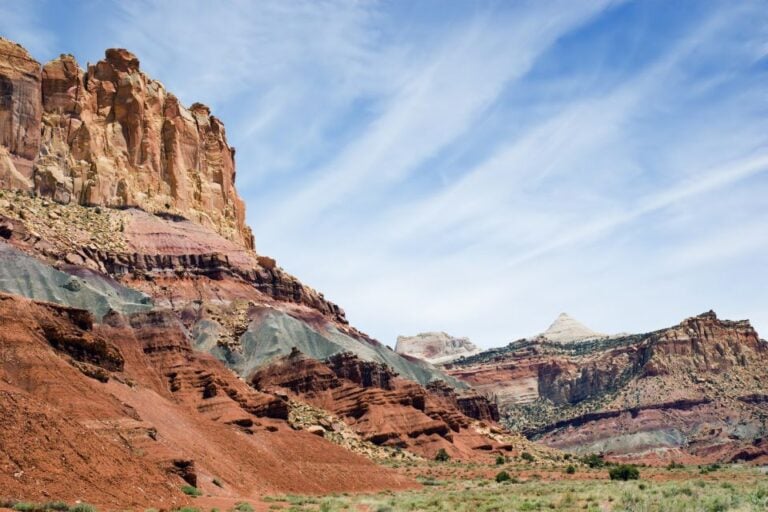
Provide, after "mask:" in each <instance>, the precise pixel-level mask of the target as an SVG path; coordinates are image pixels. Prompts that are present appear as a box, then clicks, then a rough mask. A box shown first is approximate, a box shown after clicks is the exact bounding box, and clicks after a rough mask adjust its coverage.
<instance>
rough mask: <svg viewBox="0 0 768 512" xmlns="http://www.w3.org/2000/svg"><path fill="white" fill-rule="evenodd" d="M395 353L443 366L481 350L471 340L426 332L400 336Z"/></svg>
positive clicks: (441, 333)
mask: <svg viewBox="0 0 768 512" xmlns="http://www.w3.org/2000/svg"><path fill="white" fill-rule="evenodd" d="M395 352H397V353H398V354H405V355H409V356H413V357H416V358H419V359H422V360H424V361H427V362H429V363H432V364H443V363H448V362H450V361H453V360H454V359H458V358H460V357H467V356H471V355H474V354H477V353H479V352H481V350H480V349H479V348H478V347H476V346H475V344H474V343H472V342H471V341H469V338H456V337H454V336H451V335H449V334H447V333H444V332H424V333H421V334H417V335H416V336H398V337H397V344H396V345H395Z"/></svg>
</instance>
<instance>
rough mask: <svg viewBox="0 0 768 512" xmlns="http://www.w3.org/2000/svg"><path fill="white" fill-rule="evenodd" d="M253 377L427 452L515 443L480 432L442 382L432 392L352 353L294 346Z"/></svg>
mask: <svg viewBox="0 0 768 512" xmlns="http://www.w3.org/2000/svg"><path fill="white" fill-rule="evenodd" d="M251 383H252V384H253V386H254V387H255V388H256V389H260V390H262V391H265V392H273V393H278V394H283V393H287V394H289V395H292V396H296V397H298V398H299V399H301V400H303V401H307V402H309V403H310V404H312V405H314V406H316V407H320V408H322V409H325V410H328V411H330V412H332V413H333V414H335V415H337V416H340V417H342V418H345V420H346V421H347V423H348V424H349V425H350V426H352V428H353V429H354V430H356V431H357V432H358V433H359V434H361V436H362V437H363V438H364V439H365V440H367V441H371V442H373V443H375V444H379V445H384V446H393V447H401V448H405V449H408V450H410V451H413V452H414V453H417V454H419V455H423V456H425V457H428V458H432V457H434V455H435V454H436V453H437V451H438V450H439V449H441V448H443V449H445V450H446V451H447V452H448V453H449V454H451V456H453V457H459V458H468V459H472V458H477V457H482V456H483V454H484V453H485V454H486V456H487V451H489V450H500V449H504V450H511V449H512V446H510V445H509V444H504V443H499V442H498V441H496V440H494V439H493V438H490V437H488V436H486V435H483V434H481V433H480V432H478V431H477V430H476V429H475V428H474V426H473V421H472V418H470V417H468V416H466V415H464V414H463V413H462V412H461V411H460V410H459V408H458V404H457V397H456V395H455V394H453V393H451V392H449V390H448V388H446V387H443V386H439V385H438V386H437V388H436V389H439V391H440V392H439V393H433V392H430V391H428V390H427V389H425V388H423V387H421V386H419V385H418V384H416V383H414V382H411V381H406V380H403V379H400V378H398V377H397V376H396V375H395V374H393V373H392V371H391V370H389V368H387V367H386V366H384V365H381V364H377V363H371V362H367V361H361V360H360V359H358V358H357V357H355V356H353V355H351V354H348V353H343V354H339V355H336V356H333V357H331V358H329V359H328V360H327V361H326V362H320V361H316V360H314V359H310V358H308V357H306V356H304V355H303V354H301V353H300V352H298V351H294V352H293V353H292V354H290V355H289V356H286V357H284V358H281V359H279V360H277V361H275V362H273V363H272V364H270V365H268V366H266V367H263V368H260V369H259V370H257V371H256V372H255V374H254V375H253V376H252V377H251ZM486 414H488V415H490V414H491V413H490V412H486ZM486 419H490V418H486Z"/></svg>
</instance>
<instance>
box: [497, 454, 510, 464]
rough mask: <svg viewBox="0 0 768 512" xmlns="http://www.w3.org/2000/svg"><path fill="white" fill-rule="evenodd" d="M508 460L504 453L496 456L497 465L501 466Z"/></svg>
mask: <svg viewBox="0 0 768 512" xmlns="http://www.w3.org/2000/svg"><path fill="white" fill-rule="evenodd" d="M506 462H507V458H506V457H505V456H503V455H497V456H496V465H497V466H501V465H502V464H505V463H506Z"/></svg>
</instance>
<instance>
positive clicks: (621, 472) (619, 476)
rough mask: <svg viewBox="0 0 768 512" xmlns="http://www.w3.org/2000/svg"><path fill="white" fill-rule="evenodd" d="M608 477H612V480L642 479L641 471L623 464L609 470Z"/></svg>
mask: <svg viewBox="0 0 768 512" xmlns="http://www.w3.org/2000/svg"><path fill="white" fill-rule="evenodd" d="M608 476H610V477H611V480H624V481H627V480H637V479H638V478H640V471H639V470H638V469H637V468H636V467H635V466H631V465H629V464H621V465H620V466H616V467H615V468H611V469H609V470H608Z"/></svg>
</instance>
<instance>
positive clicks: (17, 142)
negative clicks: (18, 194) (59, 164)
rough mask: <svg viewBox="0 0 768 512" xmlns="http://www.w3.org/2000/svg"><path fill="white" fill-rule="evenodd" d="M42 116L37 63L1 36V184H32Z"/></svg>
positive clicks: (23, 185) (19, 47) (11, 186)
mask: <svg viewBox="0 0 768 512" xmlns="http://www.w3.org/2000/svg"><path fill="white" fill-rule="evenodd" d="M41 116H42V105H41V101H40V65H39V64H38V63H37V62H36V61H35V60H34V59H33V58H32V57H31V56H30V55H29V53H28V52H27V51H26V50H25V49H24V48H22V47H21V46H19V45H17V44H15V43H13V42H11V41H8V40H7V39H3V38H2V37H0V187H3V188H22V189H23V188H29V187H31V184H32V162H33V161H34V159H35V157H36V156H37V151H38V147H39V145H40V119H41Z"/></svg>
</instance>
